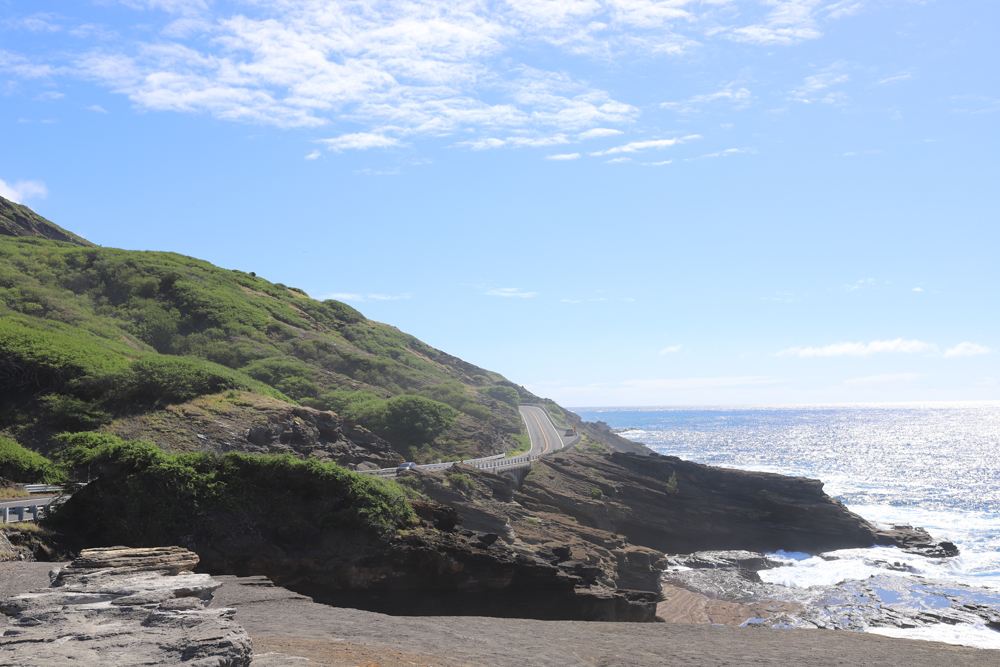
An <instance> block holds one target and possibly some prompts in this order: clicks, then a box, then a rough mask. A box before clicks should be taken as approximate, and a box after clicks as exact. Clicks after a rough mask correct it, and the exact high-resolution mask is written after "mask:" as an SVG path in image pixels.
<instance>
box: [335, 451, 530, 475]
mask: <svg viewBox="0 0 1000 667" xmlns="http://www.w3.org/2000/svg"><path fill="white" fill-rule="evenodd" d="M536 458H538V457H537V456H529V455H528V454H520V455H518V456H512V457H510V458H507V455H506V454H496V455H495V456H487V457H485V458H481V459H465V460H464V461H447V462H445V463H425V464H423V465H418V466H416V467H417V468H420V469H421V470H442V469H444V468H450V467H452V466H453V465H455V464H456V463H464V464H465V465H469V466H472V467H473V468H479V469H481V470H490V469H497V468H517V467H520V466H523V465H530V464H531V462H532V461H534V460H535V459H536ZM396 470H397V468H382V469H381V470H355V471H354V472H357V473H361V474H362V475H395V474H396Z"/></svg>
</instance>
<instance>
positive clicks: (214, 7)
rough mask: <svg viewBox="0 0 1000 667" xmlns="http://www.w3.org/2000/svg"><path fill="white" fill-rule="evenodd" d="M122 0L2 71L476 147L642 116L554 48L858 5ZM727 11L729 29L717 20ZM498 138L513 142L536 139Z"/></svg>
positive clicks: (776, 35)
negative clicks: (121, 16) (106, 22)
mask: <svg viewBox="0 0 1000 667" xmlns="http://www.w3.org/2000/svg"><path fill="white" fill-rule="evenodd" d="M115 1H117V2H118V3H119V4H124V5H126V6H129V7H132V8H134V9H141V10H146V11H144V12H143V13H142V14H141V15H137V19H135V20H134V23H135V24H134V25H125V26H121V29H120V30H119V31H118V32H116V33H109V32H108V31H107V30H105V29H101V28H100V27H99V26H93V25H84V24H79V23H78V24H77V25H75V27H74V25H73V22H74V19H65V18H59V21H58V22H55V21H53V20H50V19H48V18H45V17H44V16H43V15H38V16H37V17H36V18H34V19H32V20H33V21H35V22H34V23H32V24H31V25H28V24H25V25H24V26H23V27H22V28H21V29H40V30H41V29H44V30H68V31H70V32H71V33H73V34H75V35H77V37H78V38H79V39H80V40H90V43H89V44H88V43H87V42H79V43H80V44H82V46H80V47H75V46H66V47H65V48H61V49H60V50H59V51H55V50H50V51H48V52H46V51H44V50H41V51H39V50H36V49H33V51H34V53H33V54H32V55H31V56H27V55H22V54H18V53H11V52H8V51H0V70H3V71H4V72H6V73H10V74H12V75H13V76H14V77H15V78H20V79H32V78H36V79H54V78H57V77H72V78H83V79H87V80H92V81H96V82H98V83H99V84H101V85H103V86H105V87H107V88H108V89H110V90H111V91H113V92H114V93H115V94H119V95H124V96H127V97H128V99H129V100H130V101H131V102H132V104H133V105H134V106H135V107H136V108H137V109H140V110H158V111H171V112H176V113H187V114H194V113H204V114H209V115H212V116H214V117H216V118H219V119H223V120H226V121H233V122H242V123H255V124H263V125H272V126H276V127H281V128H316V127H323V126H329V127H354V128H356V129H357V134H358V135H379V136H382V137H383V140H388V139H389V137H395V138H396V139H394V140H395V141H400V142H402V141H410V140H411V139H412V138H413V137H426V138H437V137H444V136H456V135H458V136H461V137H462V139H463V140H465V139H469V140H471V141H472V142H485V143H484V144H483V145H484V146H485V147H489V146H488V143H489V140H490V139H491V138H494V137H509V136H514V137H521V139H523V140H524V141H529V142H530V141H535V142H538V141H540V140H543V139H544V138H545V137H551V136H553V135H558V134H564V135H569V136H574V137H575V138H576V139H577V140H587V139H594V138H599V137H609V136H614V135H616V134H621V133H622V129H623V128H625V127H626V126H628V125H631V124H633V123H635V122H636V121H637V120H638V119H639V118H640V115H641V113H640V110H639V108H637V106H636V105H633V104H630V103H629V102H627V101H624V100H619V99H615V98H614V97H613V96H612V95H611V94H610V93H609V92H608V91H607V90H602V89H601V88H599V87H597V86H595V85H592V84H590V83H587V82H586V81H584V80H582V79H581V78H578V77H576V76H574V75H571V74H567V73H566V72H565V71H564V70H562V67H563V65H562V64H561V63H560V61H559V58H560V57H564V58H567V57H568V58H574V59H580V58H587V59H590V60H591V61H592V62H598V63H607V62H627V61H629V59H635V58H641V59H655V58H658V57H661V56H662V55H667V56H670V55H677V54H686V53H689V52H692V51H695V50H702V49H705V48H707V47H708V46H710V44H709V42H710V41H711V40H712V39H713V36H716V35H717V36H721V37H724V38H727V39H733V40H737V41H742V42H749V43H755V44H761V45H764V46H765V47H771V46H773V45H775V44H793V43H796V42H800V41H802V40H806V39H812V38H815V37H818V36H819V34H820V33H819V29H818V27H817V18H816V17H817V16H826V17H835V16H844V15H847V14H849V13H851V12H854V11H856V10H857V5H859V2H853V3H852V2H840V3H838V4H833V5H827V6H821V5H820V4H819V0H764V2H763V3H758V2H753V3H751V2H748V1H747V0H744V1H743V2H740V3H737V2H736V1H735V0H706V1H704V2H697V1H696V0H560V1H559V2H554V1H551V0H506V1H505V2H501V3H485V2H481V1H480V0H451V1H449V2H445V1H444V0H407V1H406V2H395V3H393V2H376V3H371V2H360V1H352V0H344V1H343V2H331V1H330V0H271V1H259V0H252V1H251V2H246V3H221V2H219V3H216V2H209V1H207V0H101V3H103V4H106V3H111V2H115ZM723 19H724V20H725V21H726V25H721V24H720V23H719V21H720V20H723ZM63 24H65V25H63ZM109 37H112V39H109ZM67 44H68V43H67ZM539 47H544V52H545V53H547V54H548V53H551V54H553V55H554V58H552V59H551V61H553V62H555V63H556V64H555V65H552V66H551V67H552V70H553V71H543V70H541V69H537V68H532V67H531V66H530V64H531V63H525V62H523V61H522V59H527V58H530V57H532V56H531V54H532V53H537V52H539V51H540V50H541V49H540V48H539ZM73 48H77V51H75V52H74V51H73ZM546 60H547V61H548V60H549V59H548V58H546ZM751 99H752V95H751V93H750V91H749V89H748V88H745V87H741V86H740V85H738V84H736V83H730V84H728V85H726V86H725V87H724V88H722V89H721V90H718V91H714V92H709V93H706V94H702V95H696V96H694V97H691V98H690V99H689V100H687V101H686V102H684V103H677V104H680V105H687V106H689V107H691V108H695V107H698V106H700V105H709V104H728V105H742V104H746V103H747V102H749V101H750V100H751ZM830 99H831V100H834V99H835V98H833V97H831V98H830ZM500 140H501V141H503V142H504V143H503V144H502V145H504V146H507V147H511V146H519V145H539V144H537V143H519V142H517V141H512V140H511V139H509V138H508V139H500ZM352 147H354V146H352ZM364 147H372V146H370V145H366V146H364ZM380 147H386V146H385V145H384V144H382V145H380Z"/></svg>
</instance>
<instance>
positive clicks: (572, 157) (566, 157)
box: [545, 153, 580, 160]
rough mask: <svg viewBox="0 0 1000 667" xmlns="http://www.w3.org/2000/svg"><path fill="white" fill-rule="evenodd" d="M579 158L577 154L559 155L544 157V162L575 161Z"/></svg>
mask: <svg viewBox="0 0 1000 667" xmlns="http://www.w3.org/2000/svg"><path fill="white" fill-rule="evenodd" d="M579 157H580V154H579V153H560V154H558V155H546V156H545V159H546V160H576V159H577V158H579Z"/></svg>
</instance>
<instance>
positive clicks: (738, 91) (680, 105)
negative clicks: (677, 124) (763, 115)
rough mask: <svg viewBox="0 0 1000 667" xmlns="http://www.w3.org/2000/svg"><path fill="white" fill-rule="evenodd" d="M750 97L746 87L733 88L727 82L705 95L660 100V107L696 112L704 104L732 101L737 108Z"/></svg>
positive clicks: (745, 103) (683, 111)
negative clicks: (683, 98)
mask: <svg viewBox="0 0 1000 667" xmlns="http://www.w3.org/2000/svg"><path fill="white" fill-rule="evenodd" d="M752 97H753V96H752V95H751V93H750V91H749V90H748V89H746V88H735V89H734V84H729V85H728V86H726V87H725V88H723V89H722V90H719V91H717V92H714V93H708V94H706V95H695V96H693V97H690V98H688V99H686V100H684V101H683V102H662V103H661V104H660V107H661V108H663V109H672V110H674V111H677V112H678V113H696V112H698V111H701V109H702V107H704V106H705V105H708V104H711V103H712V102H718V101H725V102H733V103H735V104H736V107H737V108H740V107H744V106H746V105H747V103H748V102H749V101H750V100H751V98H752Z"/></svg>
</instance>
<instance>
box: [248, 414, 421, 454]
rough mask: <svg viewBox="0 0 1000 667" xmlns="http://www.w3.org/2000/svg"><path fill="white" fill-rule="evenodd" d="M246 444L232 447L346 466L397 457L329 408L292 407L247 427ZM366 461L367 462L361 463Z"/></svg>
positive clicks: (254, 452)
mask: <svg viewBox="0 0 1000 667" xmlns="http://www.w3.org/2000/svg"><path fill="white" fill-rule="evenodd" d="M244 437H245V439H246V444H245V445H244V446H242V447H233V449H239V450H241V451H249V452H250V453H253V454H284V453H291V454H294V455H296V456H298V457H300V458H314V459H317V460H319V461H334V462H336V463H338V464H340V465H343V466H346V467H348V468H358V467H361V468H382V467H385V468H388V467H390V466H393V465H396V464H397V463H399V461H400V460H401V457H400V455H399V454H398V453H397V452H396V451H395V450H393V449H392V447H391V446H390V445H389V443H388V442H386V441H385V440H383V439H382V438H380V437H378V436H377V435H375V434H374V433H372V432H371V431H369V430H368V429H366V428H362V427H361V426H358V425H356V424H354V423H352V422H350V421H348V420H346V419H341V418H340V417H339V416H337V415H336V414H334V413H332V412H320V411H319V410H313V409H311V408H292V409H290V410H288V411H286V412H285V413H283V414H277V415H271V417H270V418H269V420H268V421H267V422H266V423H264V424H260V425H258V426H252V427H251V428H249V429H247V431H246V434H245V436H244ZM364 464H368V465H364Z"/></svg>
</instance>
